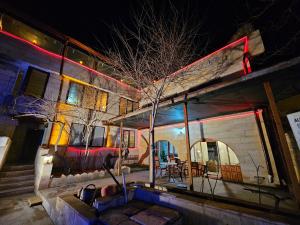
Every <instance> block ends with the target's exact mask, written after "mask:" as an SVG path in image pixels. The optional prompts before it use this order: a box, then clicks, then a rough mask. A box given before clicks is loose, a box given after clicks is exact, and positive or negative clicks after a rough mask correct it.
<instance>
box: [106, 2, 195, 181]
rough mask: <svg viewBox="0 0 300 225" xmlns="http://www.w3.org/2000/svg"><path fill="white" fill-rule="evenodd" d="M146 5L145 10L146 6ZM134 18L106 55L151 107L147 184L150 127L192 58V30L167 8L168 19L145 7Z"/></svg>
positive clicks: (152, 137)
mask: <svg viewBox="0 0 300 225" xmlns="http://www.w3.org/2000/svg"><path fill="white" fill-rule="evenodd" d="M146 6H147V7H146ZM146 6H144V8H143V10H142V12H141V13H139V14H137V13H136V14H135V16H134V18H133V19H134V21H133V23H134V28H133V29H130V28H128V27H125V26H124V27H123V28H122V29H123V31H124V32H121V31H120V29H118V28H115V29H114V31H115V36H116V40H115V47H114V49H113V50H110V51H109V52H108V56H109V58H110V60H111V64H112V65H114V66H115V67H116V68H117V70H118V72H119V76H120V77H121V78H122V79H123V80H124V81H125V82H127V83H129V84H131V85H133V86H134V87H136V88H138V89H139V90H140V92H141V99H142V100H143V102H144V104H149V105H151V119H150V124H149V132H150V141H149V144H150V146H151V152H150V171H151V172H150V182H151V183H152V184H153V185H154V183H155V170H154V163H155V162H154V154H155V145H154V125H155V119H156V115H157V111H158V107H159V103H160V101H161V99H162V98H163V97H164V96H165V95H166V94H167V89H168V88H170V85H171V84H173V83H174V82H177V83H178V82H179V79H180V78H181V76H178V74H173V73H174V72H175V71H177V70H178V69H180V68H182V67H183V66H185V65H187V64H188V63H190V62H191V59H192V58H193V57H194V47H193V43H194V41H193V40H194V39H195V37H196V29H195V27H194V26H191V24H190V23H189V20H188V19H187V18H185V17H184V16H182V15H179V13H178V12H177V11H176V10H175V9H174V7H172V6H171V8H172V9H171V14H172V15H171V16H169V17H166V16H159V15H157V14H156V12H155V10H154V9H153V7H152V6H149V5H146Z"/></svg>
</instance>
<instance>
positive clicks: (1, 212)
mask: <svg viewBox="0 0 300 225" xmlns="http://www.w3.org/2000/svg"><path fill="white" fill-rule="evenodd" d="M32 196H35V194H34V193H32V194H24V195H18V196H11V197H5V198H1V199H0V224H1V225H31V224H34V225H53V223H52V221H51V219H50V217H49V216H48V214H47V212H46V211H45V209H44V208H43V206H42V205H37V206H33V207H29V205H28V203H27V199H28V198H30V197H32Z"/></svg>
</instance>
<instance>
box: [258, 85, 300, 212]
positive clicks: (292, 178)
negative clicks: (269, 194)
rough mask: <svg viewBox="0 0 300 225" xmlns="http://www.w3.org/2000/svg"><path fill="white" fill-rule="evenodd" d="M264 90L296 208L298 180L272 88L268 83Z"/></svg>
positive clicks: (298, 196) (298, 189) (298, 194)
mask: <svg viewBox="0 0 300 225" xmlns="http://www.w3.org/2000/svg"><path fill="white" fill-rule="evenodd" d="M264 88H265V92H266V95H267V98H268V101H269V105H270V109H271V113H272V116H273V118H274V121H275V126H276V130H277V133H278V136H279V142H280V146H281V149H282V153H283V156H284V160H285V163H286V165H287V170H288V171H287V172H288V174H289V178H290V182H291V189H292V191H293V194H294V196H295V199H296V201H297V203H298V207H299V206H300V186H299V183H298V179H297V176H296V172H295V169H294V167H293V161H292V157H291V153H290V150H289V147H288V144H287V141H286V138H285V134H284V129H283V126H282V122H281V118H280V115H279V112H278V109H277V106H276V103H275V99H274V95H273V91H272V87H271V84H270V82H269V81H266V82H264Z"/></svg>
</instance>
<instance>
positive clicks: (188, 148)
mask: <svg viewBox="0 0 300 225" xmlns="http://www.w3.org/2000/svg"><path fill="white" fill-rule="evenodd" d="M183 111H184V127H185V145H186V153H187V154H186V156H187V163H188V173H189V176H188V178H189V179H188V187H189V190H191V191H192V190H193V189H194V187H193V174H192V163H191V144H190V133H189V119H188V110H187V102H184V104H183Z"/></svg>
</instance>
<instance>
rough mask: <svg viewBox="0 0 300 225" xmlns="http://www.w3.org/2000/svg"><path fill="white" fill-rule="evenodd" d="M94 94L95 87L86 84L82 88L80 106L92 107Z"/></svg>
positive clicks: (94, 98) (93, 105)
mask: <svg viewBox="0 0 300 225" xmlns="http://www.w3.org/2000/svg"><path fill="white" fill-rule="evenodd" d="M96 95H97V90H96V89H95V88H92V87H88V86H86V87H85V88H84V94H83V100H82V107H84V108H88V109H94V108H95V101H96Z"/></svg>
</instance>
